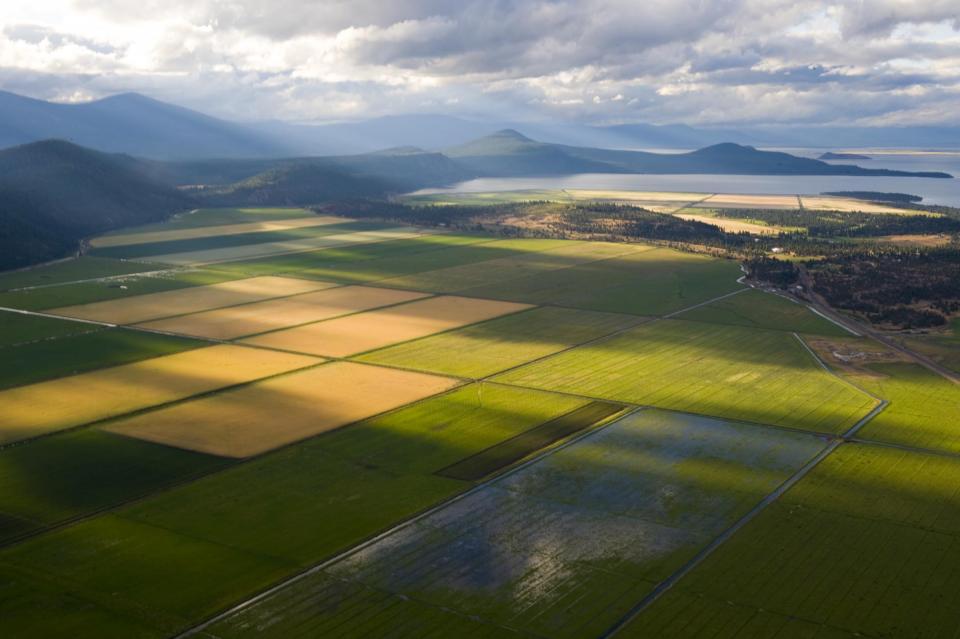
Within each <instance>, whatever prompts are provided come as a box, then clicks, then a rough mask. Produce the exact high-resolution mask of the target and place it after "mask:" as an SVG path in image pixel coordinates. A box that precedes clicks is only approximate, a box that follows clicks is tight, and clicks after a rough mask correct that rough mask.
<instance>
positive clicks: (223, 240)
mask: <svg viewBox="0 0 960 639" xmlns="http://www.w3.org/2000/svg"><path fill="white" fill-rule="evenodd" d="M217 228H219V227H217ZM383 228H389V225H387V224H383V223H380V222H363V221H355V220H346V219H343V220H340V221H339V222H338V223H336V224H326V225H319V226H318V225H310V226H303V225H298V224H296V222H295V223H294V226H291V227H289V228H286V229H283V228H278V229H274V230H263V231H251V232H246V233H227V234H225V235H221V234H219V233H216V232H213V233H210V234H205V235H199V236H195V237H187V238H184V239H168V240H161V241H157V242H147V243H142V244H126V245H117V246H110V247H105V248H95V249H93V250H92V253H93V254H94V255H98V256H100V257H113V258H123V259H134V260H135V259H139V260H141V261H155V257H154V256H157V255H171V254H177V255H179V254H186V253H194V252H198V251H215V250H223V249H231V248H236V247H246V246H255V245H257V244H266V243H270V244H277V243H281V242H300V241H308V242H309V241H314V240H317V239H323V238H325V237H331V236H334V235H345V234H350V233H355V232H360V231H377V230H380V229H383ZM194 234H195V233H194Z"/></svg>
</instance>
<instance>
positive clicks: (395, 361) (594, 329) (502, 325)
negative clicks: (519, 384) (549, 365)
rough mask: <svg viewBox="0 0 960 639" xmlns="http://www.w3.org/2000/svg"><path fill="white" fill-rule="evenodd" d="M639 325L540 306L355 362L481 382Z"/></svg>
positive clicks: (636, 320) (620, 317)
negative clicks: (533, 361)
mask: <svg viewBox="0 0 960 639" xmlns="http://www.w3.org/2000/svg"><path fill="white" fill-rule="evenodd" d="M643 321H645V320H644V318H640V317H634V316H632V315H615V314H612V313H596V312H593V311H581V310H575V309H569V308H554V307H540V308H535V309H532V310H529V311H524V312H522V313H517V314H514V315H508V316H507V317H503V318H499V319H495V320H491V321H488V322H483V323H481V324H475V325H473V326H468V327H467V328H463V329H460V330H455V331H449V332H447V333H441V334H439V335H434V336H431V337H425V338H423V339H419V340H414V341H411V342H405V343H403V344H398V345H396V346H390V347H387V348H384V349H381V350H378V351H373V352H372V353H368V354H366V355H361V356H360V357H358V358H357V359H359V360H361V361H365V362H370V363H372V364H385V365H389V366H400V367H402V368H414V369H418V370H423V371H429V372H434V373H445V374H447V375H454V376H457V377H473V378H482V377H486V376H488V375H492V374H494V373H498V372H500V371H503V370H506V369H508V368H512V367H514V366H518V365H520V364H524V363H526V362H529V361H532V360H535V359H538V358H541V357H545V356H547V355H550V354H552V353H555V352H557V351H560V350H563V349H565V348H569V347H571V346H575V345H577V344H581V343H583V342H586V341H588V340H592V339H596V338H598V337H602V336H604V335H608V334H610V333H613V332H615V331H619V330H624V329H627V328H629V327H631V326H635V325H637V324H640V323H641V322H643ZM451 353H456V357H451Z"/></svg>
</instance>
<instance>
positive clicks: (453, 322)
mask: <svg viewBox="0 0 960 639" xmlns="http://www.w3.org/2000/svg"><path fill="white" fill-rule="evenodd" d="M527 308H530V307H529V306H528V305H527V304H514V303H512V302H496V301H492V300H479V299H474V298H469V297H457V296H453V295H442V296H439V297H433V298H429V299H425V300H419V301H415V302H409V303H407V304H400V305H398V306H391V307H390V308H384V309H379V310H375V311H368V312H366V313H357V314H355V315H349V316H347V317H341V318H339V319H332V320H328V321H326V322H318V323H315V324H306V325H304V326H299V327H297V328H290V329H287V330H283V331H276V332H273V333H266V334H264V335H260V336H257V337H252V338H249V339H247V340H244V342H245V343H247V344H253V345H256V346H265V347H269V348H279V349H283V350H289V351H297V352H300V353H309V354H312V355H329V356H331V357H345V356H347V355H353V354H354V353H362V352H365V351H369V350H372V349H374V348H380V347H382V346H388V345H390V344H396V343H398V342H405V341H407V340H411V339H416V338H418V337H424V336H426V335H433V334H434V333H439V332H440V331H445V330H449V329H452V328H458V327H460V326H464V325H467V324H473V323H476V322H482V321H483V320H488V319H491V318H493V317H499V316H501V315H506V314H508V313H516V312H518V311H522V310H525V309H527Z"/></svg>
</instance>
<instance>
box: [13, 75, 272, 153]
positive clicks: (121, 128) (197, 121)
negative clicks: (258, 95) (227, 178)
mask: <svg viewBox="0 0 960 639" xmlns="http://www.w3.org/2000/svg"><path fill="white" fill-rule="evenodd" d="M47 139H61V140H68V141H70V142H73V143H74V144H77V145H80V146H85V147H88V148H93V149H97V150H99V151H105V152H108V153H129V154H131V155H136V156H141V157H149V158H158V159H181V158H196V157H218V158H219V157H225V158H234V157H276V156H282V155H285V154H287V152H288V149H287V148H286V147H284V146H283V145H282V144H279V143H278V142H277V141H275V140H273V139H271V138H270V137H269V136H266V135H263V134H261V133H258V132H256V131H253V130H251V129H249V128H247V127H245V126H243V125H239V124H236V123H233V122H227V121H224V120H218V119H217V118H213V117H210V116H208V115H204V114H202V113H198V112H196V111H191V110H189V109H185V108H183V107H179V106H174V105H172V104H167V103H165V102H160V101H158V100H153V99H151V98H148V97H145V96H143V95H140V94H137V93H123V94H120V95H114V96H111V97H109V98H104V99H102V100H96V101H93V102H84V103H79V104H58V103H54V102H45V101H43V100H34V99H32V98H27V97H23V96H20V95H16V94H14V93H9V92H5V91H0V147H9V146H14V145H20V144H29V143H31V142H37V141H41V140H47Z"/></svg>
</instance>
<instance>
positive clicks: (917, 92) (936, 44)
mask: <svg viewBox="0 0 960 639" xmlns="http://www.w3.org/2000/svg"><path fill="white" fill-rule="evenodd" d="M0 89H3V90H7V91H13V92H16V93H21V94H24V95H29V96H31V97H36V98H41V99H47V100H54V101H61V102H78V101H85V100H91V99H96V98H100V97H104V96H107V95H111V94H114V93H122V92H127V91H136V92H140V93H144V94H146V95H149V96H151V97H154V98H157V99H160V100H165V101H170V102H175V103H177V104H181V105H183V106H187V107H190V108H194V109H198V110H201V111H205V112H207V113H211V114H213V115H217V116H220V117H226V118H231V119H237V120H263V119H280V120H290V121H300V122H319V121H329V120H350V119H361V118H367V117H375V116H381V115H390V114H404V113H444V114H451V115H459V116H464V117H475V118H485V119H498V120H512V121H559V122H578V123H590V124H613V123H624V122H649V123H656V124H666V123H686V124H691V125H714V126H722V125H738V126H739V125H756V124H760V125H762V124H786V123H791V124H800V123H802V124H828V123H829V124H863V125H909V124H952V125H956V124H960V115H958V114H960V108H958V107H960V0H844V1H829V2H828V1H824V2H820V1H816V0H811V1H805V0H642V1H641V0H576V1H574V0H450V1H448V0H319V1H318V0H136V1H133V0H2V2H0Z"/></svg>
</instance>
